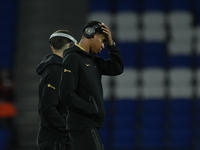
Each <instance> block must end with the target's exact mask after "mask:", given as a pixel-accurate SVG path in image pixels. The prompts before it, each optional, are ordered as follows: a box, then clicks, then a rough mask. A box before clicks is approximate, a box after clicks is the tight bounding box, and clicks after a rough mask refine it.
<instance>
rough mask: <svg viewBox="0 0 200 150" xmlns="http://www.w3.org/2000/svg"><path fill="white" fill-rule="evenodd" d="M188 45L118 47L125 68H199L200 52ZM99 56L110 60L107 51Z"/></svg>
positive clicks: (123, 44) (125, 45)
mask: <svg viewBox="0 0 200 150" xmlns="http://www.w3.org/2000/svg"><path fill="white" fill-rule="evenodd" d="M170 44H171V45H170ZM186 44H187V43H185V44H184V43H180V44H176V43H169V46H170V47H171V48H169V49H168V48H167V45H166V44H165V43H161V42H146V43H141V44H140V43H133V42H132V43H125V42H118V43H117V46H118V47H119V48H120V50H121V53H122V58H123V60H124V65H125V67H133V68H146V67H162V68H169V67H193V68H194V67H199V65H200V56H199V55H198V53H199V52H198V51H199V50H198V51H196V50H193V49H191V47H190V45H186ZM191 46H192V45H191ZM186 53H189V54H186ZM99 56H102V57H104V58H108V54H107V51H106V50H103V51H102V52H101V53H100V54H99Z"/></svg>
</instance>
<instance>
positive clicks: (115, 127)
mask: <svg viewBox="0 0 200 150" xmlns="http://www.w3.org/2000/svg"><path fill="white" fill-rule="evenodd" d="M113 105H114V106H115V107H114V108H113ZM105 108H106V112H107V117H106V120H105V127H104V128H103V129H102V130H101V134H102V137H103V142H104V144H105V147H106V148H107V149H109V146H110V147H112V146H111V145H113V146H114V147H115V149H118V150H122V149H131V148H136V147H143V148H145V147H147V148H149V149H162V148H163V149H164V147H165V148H166V147H176V146H180V150H182V149H183V148H186V149H188V150H189V149H192V144H194V141H195V139H193V138H194V137H196V138H197V136H198V137H199V136H200V134H199V133H197V132H196V129H199V130H200V126H198V122H199V121H200V117H199V116H197V115H195V112H194V110H200V101H192V100H186V99H179V100H172V101H171V100H170V101H165V100H156V99H151V100H145V101H138V100H132V99H122V100H121V101H120V100H119V101H106V102H105ZM199 113H200V112H199ZM192 137H193V138H192ZM196 140H197V139H196ZM184 150H185V149H184Z"/></svg>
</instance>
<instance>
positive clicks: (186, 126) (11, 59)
mask: <svg viewBox="0 0 200 150" xmlns="http://www.w3.org/2000/svg"><path fill="white" fill-rule="evenodd" d="M90 20H98V21H100V22H104V23H105V24H106V25H108V26H109V28H110V29H111V32H112V35H113V39H114V41H115V42H116V44H117V46H118V47H119V48H120V50H121V52H122V56H123V60H124V64H125V70H124V73H123V74H122V75H120V76H116V77H106V76H105V77H103V78H102V83H103V87H104V98H105V107H106V113H107V116H106V119H105V124H104V128H103V129H102V130H101V134H102V139H103V143H104V146H105V150H200V92H199V90H200V0H101V1H100V0H81V1H80V0H73V1H66V0H59V1H55V0H34V1H30V0H29V1H27V0H0V70H1V72H0V76H1V77H0V150H37V149H38V148H37V145H36V137H37V132H38V127H39V117H38V112H37V103H38V83H39V77H38V76H37V75H36V73H35V68H36V66H37V64H38V63H39V62H40V61H41V59H42V58H43V57H44V55H46V54H48V53H51V50H50V47H49V43H48V38H49V36H50V35H51V34H52V33H53V32H54V31H56V30H58V29H68V30H70V31H71V32H72V33H73V35H74V37H75V38H76V39H77V40H78V41H79V40H80V38H81V30H82V27H83V25H85V23H86V22H87V21H90ZM100 56H102V57H104V58H108V54H107V50H104V51H102V53H101V54H100Z"/></svg>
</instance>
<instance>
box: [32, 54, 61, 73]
mask: <svg viewBox="0 0 200 150" xmlns="http://www.w3.org/2000/svg"><path fill="white" fill-rule="evenodd" d="M50 65H59V66H62V57H60V56H58V55H56V54H48V55H46V56H45V57H44V58H43V59H42V61H41V62H40V63H39V64H38V65H37V67H36V73H37V74H38V75H41V74H42V73H43V71H44V70H45V69H46V68H47V67H48V66H50Z"/></svg>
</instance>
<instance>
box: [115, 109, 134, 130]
mask: <svg viewBox="0 0 200 150" xmlns="http://www.w3.org/2000/svg"><path fill="white" fill-rule="evenodd" d="M136 120H137V118H136V115H135V114H128V115H123V114H119V112H116V114H115V116H114V128H115V129H116V130H121V129H124V128H126V129H133V128H134V127H135V126H136V123H137V121H136Z"/></svg>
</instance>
